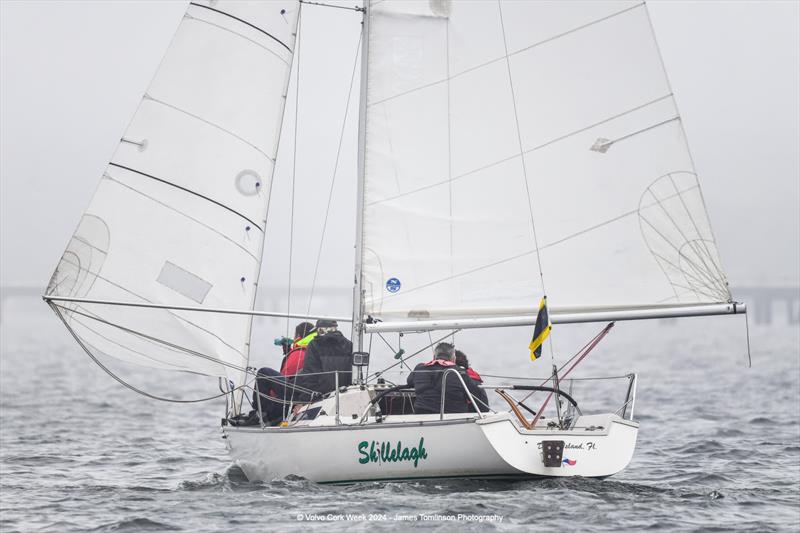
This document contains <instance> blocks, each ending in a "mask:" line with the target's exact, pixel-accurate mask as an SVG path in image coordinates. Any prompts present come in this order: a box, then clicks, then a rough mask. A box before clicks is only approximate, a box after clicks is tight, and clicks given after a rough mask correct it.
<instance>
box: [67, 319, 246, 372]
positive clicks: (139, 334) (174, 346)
mask: <svg viewBox="0 0 800 533" xmlns="http://www.w3.org/2000/svg"><path fill="white" fill-rule="evenodd" d="M53 305H55V306H56V307H59V308H61V309H64V311H67V312H69V313H75V314H77V315H80V316H84V317H86V318H88V319H90V320H95V321H97V322H100V323H102V324H106V325H107V326H111V327H112V328H117V329H119V330H121V331H124V332H126V333H130V334H131V335H135V336H137V337H142V338H144V339H148V340H150V341H152V342H155V343H158V344H163V345H164V346H167V347H169V348H172V349H175V350H179V351H182V352H185V353H187V354H189V355H194V356H196V357H199V358H201V359H206V360H208V361H211V362H213V363H216V364H219V365H221V366H225V367H228V368H230V369H232V370H236V371H238V372H247V369H246V368H244V367H240V366H238V365H234V364H233V363H229V362H228V361H223V360H222V359H216V358H214V357H213V356H210V355H206V354H204V353H201V352H197V351H195V350H190V349H189V348H184V347H182V346H178V345H177V344H173V343H171V342H169V341H166V340H164V339H159V338H158V337H152V336H150V335H147V334H145V333H142V332H140V331H136V330H134V329H130V328H126V327H125V326H122V325H120V324H115V323H113V322H110V321H108V320H106V319H104V318H100V317H95V316H92V315H89V314H87V313H84V312H81V311H78V310H77V308H76V309H69V308H67V307H64V306H61V305H58V304H53ZM76 307H81V308H82V306H76ZM236 353H239V352H238V351H237V352H236ZM240 355H242V354H240Z"/></svg>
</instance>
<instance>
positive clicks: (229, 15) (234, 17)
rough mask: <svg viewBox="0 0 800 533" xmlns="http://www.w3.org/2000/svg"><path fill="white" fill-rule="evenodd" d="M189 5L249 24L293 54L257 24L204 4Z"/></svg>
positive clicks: (281, 42)
mask: <svg viewBox="0 0 800 533" xmlns="http://www.w3.org/2000/svg"><path fill="white" fill-rule="evenodd" d="M189 5H192V6H197V7H202V8H203V9H208V10H209V11H213V12H215V13H219V14H220V15H225V16H226V17H230V18H232V19H234V20H238V21H239V22H241V23H242V24H247V25H248V26H250V27H251V28H253V29H254V30H257V31H260V32H261V33H263V34H264V35H266V36H267V37H269V38H270V39H272V40H274V41H275V42H276V43H278V44H279V45H281V46H283V47H284V48H286V50H287V51H288V52H289V53H290V54H291V53H292V49H291V48H289V47H288V46H286V44H285V43H284V42H283V41H281V40H280V39H278V38H277V37H275V36H274V35H271V34H270V33H268V32H266V31H264V30H262V29H261V28H259V27H258V26H256V25H255V24H250V23H249V22H247V21H246V20H244V19H240V18H239V17H236V16H234V15H231V14H230V13H226V12H224V11H220V10H219V9H214V8H213V7H210V6H204V5H203V4H195V3H194V2H189Z"/></svg>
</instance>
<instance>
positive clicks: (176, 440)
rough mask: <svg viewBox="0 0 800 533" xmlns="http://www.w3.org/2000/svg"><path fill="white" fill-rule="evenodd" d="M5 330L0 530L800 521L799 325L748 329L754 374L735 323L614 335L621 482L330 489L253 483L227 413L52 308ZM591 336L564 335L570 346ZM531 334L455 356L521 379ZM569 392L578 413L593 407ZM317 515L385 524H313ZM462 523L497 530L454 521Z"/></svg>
mask: <svg viewBox="0 0 800 533" xmlns="http://www.w3.org/2000/svg"><path fill="white" fill-rule="evenodd" d="M779 322H780V321H779ZM0 328H1V329H0V334H1V336H2V356H1V357H0V387H1V391H2V393H1V394H0V430H1V431H0V530H1V531H3V532H4V533H5V532H11V531H59V532H60V531H76V530H80V531H149V530H152V531H223V530H228V531H244V530H248V531H261V530H271V531H272V530H278V531H281V530H285V531H290V530H295V529H298V528H301V527H302V528H304V529H316V530H322V529H326V528H339V529H343V528H345V527H347V528H353V529H355V530H367V529H369V530H372V529H374V528H378V529H383V528H386V529H388V528H403V529H405V528H407V527H408V523H407V522H397V521H396V520H395V519H396V518H398V517H399V515H403V516H404V517H406V519H408V518H409V517H412V518H416V520H417V523H416V525H417V526H421V527H426V528H432V529H443V530H478V529H480V530H484V529H491V530H509V529H522V528H525V529H531V528H535V529H545V528H547V529H560V530H568V531H570V530H581V531H606V530H617V529H625V530H643V529H663V530H669V531H673V530H741V529H747V530H764V531H766V530H797V529H798V528H800V347H799V346H800V332H799V331H798V326H797V325H793V326H792V325H787V324H785V323H783V324H780V323H776V324H774V325H770V326H752V327H751V337H752V346H753V368H747V367H746V365H744V364H743V363H742V361H743V355H744V353H745V345H744V322H743V320H740V318H738V317H732V318H731V317H729V318H718V319H689V320H679V321H674V322H672V323H668V324H660V323H649V324H645V323H627V324H618V325H617V327H616V328H615V331H613V332H612V334H611V335H610V336H609V338H608V339H607V340H605V341H603V344H602V346H601V347H599V348H598V349H597V350H596V352H595V353H592V355H591V356H590V357H589V358H588V359H587V360H586V362H585V363H584V364H582V367H581V371H582V372H583V373H584V374H587V375H588V374H598V373H600V374H619V373H624V372H626V371H628V370H636V371H637V372H638V373H639V379H640V382H639V388H638V396H637V401H636V419H637V420H638V421H639V422H640V423H641V428H640V432H639V441H638V444H637V449H636V453H635V455H634V458H633V461H632V462H631V464H630V466H629V467H628V468H627V469H626V470H625V471H624V472H622V473H620V474H618V475H615V476H613V477H611V478H608V479H605V480H593V479H561V480H537V481H515V482H499V481H470V480H448V481H441V480H431V481H419V482H397V483H395V482H375V483H362V484H353V485H334V486H332V485H318V484H315V483H312V482H309V481H307V480H304V479H300V478H291V479H284V480H280V481H274V482H267V483H251V482H248V481H247V480H246V479H245V478H244V476H243V474H242V473H241V471H240V470H239V469H238V468H237V467H235V466H233V465H232V464H231V461H230V459H229V457H228V456H227V453H226V450H225V446H224V441H223V440H222V439H221V438H220V431H219V419H220V417H221V416H222V414H223V410H224V405H223V404H220V403H219V402H209V403H204V404H191V405H173V404H164V403H159V402H153V401H152V400H148V399H146V398H143V397H140V396H138V395H135V394H134V393H132V392H130V391H128V390H126V389H123V388H122V387H121V386H120V385H119V384H117V383H116V382H114V381H113V380H112V379H111V378H109V377H108V376H107V375H105V374H104V373H103V372H102V371H101V370H100V369H99V368H97V367H96V366H95V365H94V364H93V363H92V362H91V361H90V360H89V359H88V358H87V357H86V356H85V355H83V354H82V353H81V352H80V351H79V349H78V347H77V346H76V345H75V343H74V341H72V339H71V338H70V337H69V336H68V334H67V333H66V331H65V330H64V328H63V326H62V325H61V324H60V323H59V322H58V320H57V319H56V317H55V316H53V315H52V313H50V311H49V310H48V309H47V308H46V306H44V305H43V304H41V303H40V302H39V303H34V302H29V303H24V302H22V303H20V302H13V303H10V304H9V305H7V306H6V308H5V309H4V310H3V315H2V317H1V323H0ZM597 328H598V326H581V327H578V328H575V329H570V330H569V333H567V332H566V330H564V331H562V328H557V329H556V330H555V331H554V334H553V335H554V337H555V339H556V346H557V351H558V353H559V354H560V353H561V352H562V351H563V352H564V353H565V354H567V353H568V352H569V351H570V349H571V348H572V346H573V343H577V342H578V341H579V340H583V341H585V340H586V339H588V337H590V336H591V335H592V334H593V333H594V332H595V331H596V330H597ZM269 334H271V332H266V333H265V334H264V335H266V336H269ZM528 334H529V332H527V333H526V332H524V331H523V332H521V333H519V334H517V333H515V334H513V335H507V336H506V337H503V339H504V340H500V341H498V340H492V341H491V342H492V344H491V345H487V344H486V343H487V342H488V341H487V340H486V338H483V337H476V336H474V335H473V336H471V337H470V336H465V337H463V338H461V339H460V340H459V345H460V347H462V348H465V349H466V347H469V349H470V350H471V351H470V352H469V353H471V354H472V356H471V357H472V363H473V366H474V367H476V369H477V370H478V371H480V372H484V373H492V372H502V371H505V372H506V373H508V372H509V371H511V372H513V373H515V374H517V375H522V374H526V373H530V372H532V369H536V370H537V371H539V370H541V369H546V368H547V365H549V362H548V363H545V362H542V361H537V362H536V363H535V365H541V366H540V367H535V366H533V365H534V364H532V363H530V361H528V360H526V357H527V356H526V354H525V343H524V341H523V340H522V339H524V338H525V336H526V335H528ZM570 336H573V337H574V338H575V340H574V341H573V340H570V339H568V337H570ZM512 340H513V343H512ZM487 346H488V347H487ZM264 350H265V353H267V352H266V350H267V348H264ZM478 352H483V353H489V352H491V353H492V356H491V357H490V356H485V357H479V356H478V355H476V354H477V353H478ZM263 357H264V359H265V360H266V359H268V357H267V355H264V356H263ZM270 357H272V358H273V359H275V358H276V357H274V356H270ZM273 364H274V362H273ZM544 372H545V373H546V370H544ZM134 374H136V373H135V372H134ZM149 375H150V374H148V373H146V372H141V371H140V372H139V373H138V374H136V375H135V376H134V377H135V378H136V379H137V380H138V381H136V383H137V384H138V385H142V386H152V387H154V388H158V387H159V386H162V384H159V383H155V382H149V381H148V376H149ZM171 386H172V387H173V391H172V392H174V393H175V395H176V396H179V397H186V398H188V397H199V396H203V395H210V394H213V393H214V391H215V389H214V387H215V384H210V383H208V382H206V381H203V380H196V379H191V378H182V379H180V380H179V381H177V382H173V383H171ZM162 389H163V387H162ZM575 392H576V394H575V396H576V399H577V400H578V402H582V400H587V401H588V400H589V398H587V397H585V396H584V395H583V390H577V389H576V391H575ZM622 395H624V390H621V391H620V398H621V396H622ZM320 453H324V450H320ZM306 513H308V514H317V515H323V516H324V517H326V518H327V517H328V515H331V516H330V519H331V520H335V519H336V518H338V517H339V515H342V514H345V513H350V514H354V515H360V514H363V515H367V517H368V515H370V514H375V515H378V519H377V520H373V521H368V520H361V519H356V520H350V521H346V520H343V521H338V520H337V521H309V520H306V519H305V516H304V515H305V514H306ZM459 514H473V515H498V516H500V517H502V521H494V522H485V523H477V522H467V521H463V520H462V521H460V522H455V521H451V520H453V519H455V518H457V515H459ZM298 515H300V516H301V518H303V521H298ZM437 515H438V516H437ZM442 517H444V518H442ZM344 518H345V519H346V518H347V517H346V516H345V517H344ZM384 518H385V519H384ZM431 518H433V519H431Z"/></svg>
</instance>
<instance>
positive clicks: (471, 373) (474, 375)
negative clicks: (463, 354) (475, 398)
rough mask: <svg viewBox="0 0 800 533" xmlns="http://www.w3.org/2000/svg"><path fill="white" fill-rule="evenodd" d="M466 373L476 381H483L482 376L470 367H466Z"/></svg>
mask: <svg viewBox="0 0 800 533" xmlns="http://www.w3.org/2000/svg"><path fill="white" fill-rule="evenodd" d="M467 375H468V376H469V377H471V378H472V379H474V380H475V381H477V382H478V383H483V378H481V375H480V374H478V373H477V372H475V371H474V370H472V367H469V368H467Z"/></svg>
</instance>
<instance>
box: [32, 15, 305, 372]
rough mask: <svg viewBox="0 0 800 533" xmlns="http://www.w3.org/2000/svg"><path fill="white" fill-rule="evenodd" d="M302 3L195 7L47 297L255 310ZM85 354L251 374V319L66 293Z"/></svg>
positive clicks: (68, 317) (60, 304)
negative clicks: (249, 363) (106, 302)
mask: <svg viewBox="0 0 800 533" xmlns="http://www.w3.org/2000/svg"><path fill="white" fill-rule="evenodd" d="M298 10H299V2H298V1H297V0H285V1H283V0H282V1H280V2H244V1H243V2H238V1H225V0H221V1H215V0H211V1H206V2H199V1H198V2H191V3H190V4H189V6H188V8H187V10H186V14H185V16H184V18H183V20H182V21H181V23H180V25H179V26H178V29H177V32H176V34H175V36H174V38H173V40H172V42H171V44H170V46H169V49H168V50H167V52H166V55H165V56H164V58H163V60H162V62H161V65H160V66H159V68H158V71H157V73H156V75H155V77H154V79H153V81H152V83H151V84H150V86H149V88H148V89H147V93H146V94H145V95H144V97H143V98H142V100H141V103H140V105H139V107H138V109H137V111H136V114H135V116H134V117H133V120H132V121H131V123H130V125H129V126H128V128H127V130H126V131H125V133H124V135H123V137H122V139H121V141H120V144H119V146H118V148H117V150H116V152H115V153H114V156H113V158H112V159H111V161H110V163H109V165H108V167H107V168H106V171H105V172H104V174H103V177H102V179H101V181H100V184H99V186H98V188H97V191H96V192H95V194H94V197H93V199H92V201H91V203H90V205H89V207H88V208H87V210H86V212H85V214H84V215H83V218H82V219H81V221H80V223H79V225H78V228H77V230H76V231H75V234H74V235H73V237H72V239H71V241H70V242H69V244H68V246H67V250H66V251H65V252H64V256H63V257H62V258H61V261H60V262H59V264H58V267H57V268H56V271H55V273H54V274H53V277H52V279H51V281H50V284H49V286H48V288H47V293H46V296H47V297H56V298H58V297H71V298H82V299H89V300H108V301H114V302H133V303H137V304H141V303H152V304H159V305H167V306H170V305H173V306H183V307H193V306H194V307H206V308H231V309H241V310H244V309H252V308H253V305H254V301H255V295H256V285H257V281H258V275H259V270H260V266H261V254H262V249H263V240H264V226H265V222H266V218H267V208H268V198H269V194H270V185H271V180H272V175H273V168H274V163H275V157H276V152H277V145H278V136H279V132H280V127H281V122H282V116H283V108H284V103H285V98H284V97H285V94H286V91H287V87H288V81H289V72H290V65H291V62H292V50H293V49H294V43H295V34H296V29H297V18H298ZM52 303H53V304H54V305H55V308H56V309H57V310H58V311H59V312H60V314H61V315H62V317H63V318H64V319H65V323H66V324H67V326H68V327H69V328H70V329H71V330H72V332H73V333H74V334H75V336H76V338H77V339H78V340H79V342H80V343H81V345H82V346H84V348H85V349H87V350H88V351H90V352H92V353H93V354H94V355H97V354H98V353H102V354H106V355H109V356H112V357H115V358H118V359H122V360H125V361H129V362H133V363H137V364H141V365H145V366H150V367H155V368H163V369H171V370H184V371H188V372H195V373H200V374H206V375H211V376H222V377H227V378H228V379H230V380H231V381H233V382H234V383H235V384H236V385H237V386H238V385H241V384H242V382H243V379H244V373H243V370H244V368H245V367H246V365H247V361H248V353H249V339H250V328H251V321H252V317H250V316H247V315H238V314H220V313H212V312H192V311H186V310H175V309H163V308H159V309H153V308H142V307H129V306H124V305H102V304H91V303H76V302H65V301H58V300H53V301H52Z"/></svg>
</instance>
